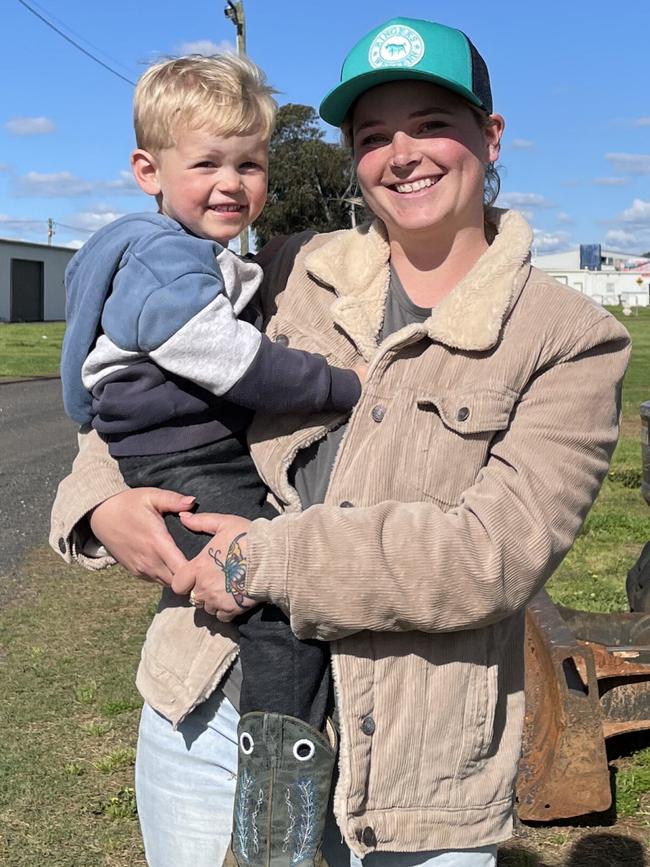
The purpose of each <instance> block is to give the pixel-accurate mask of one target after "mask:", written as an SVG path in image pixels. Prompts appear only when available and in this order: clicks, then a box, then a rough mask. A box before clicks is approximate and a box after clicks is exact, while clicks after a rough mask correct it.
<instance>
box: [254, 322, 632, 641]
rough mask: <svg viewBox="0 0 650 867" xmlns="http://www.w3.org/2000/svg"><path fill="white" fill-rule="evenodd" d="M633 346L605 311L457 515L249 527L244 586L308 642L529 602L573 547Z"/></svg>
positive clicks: (303, 517)
mask: <svg viewBox="0 0 650 867" xmlns="http://www.w3.org/2000/svg"><path fill="white" fill-rule="evenodd" d="M628 354H629V346H628V341H627V340H626V339H625V338H624V337H623V335H622V333H621V331H620V330H619V328H618V326H616V327H613V325H612V323H611V320H608V319H604V320H600V321H599V322H598V323H597V324H596V325H595V326H593V328H592V329H590V331H589V332H588V333H586V334H585V335H583V336H582V338H581V339H580V340H578V341H577V343H576V345H575V346H574V347H573V350H572V351H571V352H569V353H567V355H566V357H564V358H562V360H561V361H560V362H559V363H556V364H555V365H554V366H552V367H550V368H547V369H544V370H541V371H539V372H538V373H537V375H536V376H535V377H534V378H533V379H532V380H531V381H530V382H529V384H528V387H527V389H526V390H525V392H524V394H522V396H521V399H520V401H519V403H518V405H517V407H516V409H515V413H514V415H513V417H512V419H511V424H510V426H509V428H508V430H507V431H505V432H503V434H500V435H499V436H498V437H497V438H496V439H495V441H494V443H493V446H492V449H491V457H490V459H489V462H488V464H487V466H486V467H485V468H484V469H483V470H481V471H480V472H479V474H478V476H477V479H476V483H475V484H474V485H473V486H472V487H471V488H470V489H468V490H467V491H466V492H465V494H464V496H463V498H462V499H461V502H460V504H459V505H458V506H457V507H455V508H453V509H451V510H450V511H449V512H443V511H442V510H441V509H440V508H438V507H437V506H436V505H435V504H432V503H398V502H383V503H379V504H377V505H374V506H369V507H365V508H347V509H344V508H336V507H333V506H325V505H322V506H313V507H312V508H310V509H307V510H306V511H305V512H303V513H302V514H291V515H284V516H281V517H279V518H276V519H275V520H273V521H265V520H263V519H260V520H257V521H255V522H253V524H252V525H251V527H250V529H249V532H248V535H247V543H248V551H247V560H248V562H247V567H248V568H247V576H246V593H247V594H248V595H249V596H250V597H252V598H253V599H257V600H266V601H270V602H273V603H274V604H276V605H279V606H280V607H282V608H284V609H285V610H288V611H289V612H290V615H291V625H292V629H293V631H294V632H295V633H296V635H298V636H299V637H300V638H321V639H327V640H332V639H336V638H340V637H342V636H345V635H347V634H350V633H353V632H356V631H359V630H363V629H370V630H374V631H383V630H391V631H408V630H422V631H432V632H438V631H440V632H444V631H453V630H460V629H473V628H477V627H480V626H483V625H485V624H488V623H491V622H494V621H497V620H499V619H501V618H503V617H506V616H508V615H510V614H511V613H512V612H514V611H516V610H518V609H520V608H522V607H523V606H525V605H526V604H527V603H528V601H529V600H530V599H531V598H532V596H533V595H534V594H535V593H536V592H537V591H538V590H539V588H540V587H541V586H542V585H543V584H544V582H545V581H546V580H547V578H548V577H549V576H550V575H551V574H552V572H553V571H554V569H556V568H557V566H558V565H559V563H560V562H561V560H562V558H563V557H564V556H565V554H566V553H567V551H568V550H569V548H570V547H571V545H572V544H573V541H574V540H575V538H576V536H577V534H578V532H579V530H580V527H581V525H582V523H583V521H584V519H585V517H586V515H587V512H588V511H589V509H590V507H591V505H592V504H593V501H594V500H595V498H596V495H597V493H598V490H599V488H600V485H601V483H602V480H603V478H604V476H605V474H606V472H607V468H608V465H609V460H610V458H611V454H612V452H613V450H614V446H615V444H616V439H617V435H618V416H619V405H620V401H619V398H620V383H621V380H622V377H623V373H624V371H625V366H626V363H627V358H628ZM449 471H450V472H453V467H450V469H449Z"/></svg>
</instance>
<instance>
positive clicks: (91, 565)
mask: <svg viewBox="0 0 650 867" xmlns="http://www.w3.org/2000/svg"><path fill="white" fill-rule="evenodd" d="M66 481H67V480H64V481H63V482H62V483H61V486H60V488H59V493H58V494H57V499H56V500H55V503H54V507H53V510H52V513H53V518H52V525H51V528H50V539H49V541H50V546H51V547H52V548H53V549H54V551H56V553H57V554H58V555H59V556H60V557H63V559H64V560H65V561H66V563H73V562H76V563H79V564H80V565H82V566H84V567H85V568H86V569H102V568H104V566H110V565H113V564H114V563H115V560H114V559H113V558H112V557H111V556H110V555H105V554H104V553H103V550H102V546H101V544H100V542H99V541H98V540H97V539H95V537H94V536H93V535H92V533H91V530H90V524H89V523H88V519H87V516H88V514H89V512H91V511H92V510H93V509H94V508H95V506H98V505H99V504H100V503H103V502H105V501H106V500H108V499H110V497H113V496H114V495H115V494H119V493H121V492H122V491H127V490H128V486H127V485H125V484H124V481H123V480H122V478H121V476H116V474H115V471H114V469H113V467H110V466H109V467H106V468H105V469H101V468H100V469H98V470H97V471H96V472H95V473H94V475H93V478H92V490H89V491H87V492H86V491H84V490H81V489H80V486H79V487H76V488H75V490H74V498H73V497H70V496H68V497H65V500H66V501H67V503H69V504H70V507H69V508H68V509H67V510H66V511H65V513H64V514H61V515H59V513H58V511H57V506H58V505H59V504H61V505H62V501H63V499H64V496H65V493H66V492H65V491H64V490H63V488H64V485H65V482H66ZM91 552H92V553H91ZM95 554H96V555H97V556H95Z"/></svg>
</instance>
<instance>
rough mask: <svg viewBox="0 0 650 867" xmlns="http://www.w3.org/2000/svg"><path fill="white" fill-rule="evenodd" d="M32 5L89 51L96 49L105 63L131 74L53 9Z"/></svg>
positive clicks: (32, 2) (123, 65) (122, 64)
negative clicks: (58, 15)
mask: <svg viewBox="0 0 650 867" xmlns="http://www.w3.org/2000/svg"><path fill="white" fill-rule="evenodd" d="M31 5H32V6H34V8H36V9H38V11H39V12H40V13H41V15H45V16H46V17H47V18H49V20H50V21H55V22H56V23H57V24H58V25H59V27H61V28H62V30H64V31H65V32H66V33H68V34H70V35H71V36H74V37H76V38H77V39H78V40H79V41H80V42H82V43H83V44H84V45H86V46H87V47H88V49H89V50H90V49H94V50H95V51H96V52H97V54H98V55H99V56H100V57H103V58H104V61H105V62H106V63H111V64H112V65H113V66H114V67H121V68H122V72H124V73H125V74H126V75H128V74H129V69H128V67H127V66H125V64H124V63H122V62H121V61H120V60H118V59H117V58H116V57H113V56H112V55H111V54H109V53H108V52H107V51H104V49H103V48H101V47H100V46H99V45H95V44H94V42H91V41H90V39H86V38H85V36H83V35H82V34H81V33H77V31H76V30H73V28H72V27H70V25H69V24H66V22H65V21H62V20H61V19H60V18H58V17H57V16H56V15H55V14H54V12H52V10H51V9H46V8H45V7H44V6H42V5H41V4H40V3H36V2H34V0H31Z"/></svg>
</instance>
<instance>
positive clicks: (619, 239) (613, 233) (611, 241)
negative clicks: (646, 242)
mask: <svg viewBox="0 0 650 867" xmlns="http://www.w3.org/2000/svg"><path fill="white" fill-rule="evenodd" d="M636 240H637V239H636V234H635V233H634V232H625V231H624V230H623V229H610V230H609V232H607V233H606V235H605V238H604V242H605V244H606V245H607V246H608V247H614V248H615V249H618V250H622V251H625V250H626V248H627V249H631V248H632V247H635V246H636Z"/></svg>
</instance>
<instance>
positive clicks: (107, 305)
mask: <svg viewBox="0 0 650 867" xmlns="http://www.w3.org/2000/svg"><path fill="white" fill-rule="evenodd" d="M261 279H262V271H261V269H260V267H259V266H258V265H255V264H253V263H252V262H246V261H243V260H242V259H240V258H239V257H238V256H236V255H235V254H234V253H232V252H231V251H229V250H228V249H226V248H224V247H222V246H221V245H220V244H218V243H216V242H214V241H209V240H205V239H203V238H197V237H195V236H194V235H190V234H189V233H188V232H187V231H186V230H185V229H184V228H183V226H181V225H180V223H177V222H176V221H174V220H172V219H170V218H169V217H165V216H163V215H162V214H132V215H129V216H126V217H122V218H121V219H119V220H116V221H115V222H114V223H111V224H110V225H108V226H105V227H104V228H103V229H100V230H99V231H98V232H96V233H95V234H94V235H93V237H92V238H91V239H90V241H88V243H86V244H85V245H84V247H82V248H81V250H79V252H78V253H76V254H75V256H74V257H73V259H72V260H71V262H70V264H69V265H68V268H67V271H66V278H65V282H66V290H67V306H66V316H67V320H68V325H67V329H66V334H65V339H64V342H63V351H62V358H61V378H62V381H63V400H64V405H65V409H66V412H67V413H68V415H69V416H70V417H71V418H72V419H73V420H74V421H76V422H79V423H80V424H87V423H92V424H93V426H94V427H95V428H96V429H97V430H98V431H99V432H100V433H101V434H102V435H104V436H105V437H106V439H107V440H108V442H109V448H110V451H111V454H113V455H115V456H122V455H136V454H137V455H147V454H165V453H168V452H172V451H182V450H184V449H188V448H192V447H194V446H199V445H205V444H206V443H208V442H212V441H215V440H217V439H221V438H222V437H223V436H226V435H228V434H229V433H232V432H235V431H238V430H241V429H242V428H243V427H245V426H246V425H247V424H248V422H249V420H250V414H251V413H250V411H251V410H256V409H264V410H267V411H271V412H289V411H293V410H306V411H319V410H331V409H334V410H341V411H345V410H349V409H351V408H352V407H353V406H354V404H355V403H356V401H357V400H358V398H359V394H360V384H359V380H358V378H357V376H356V374H354V373H353V372H351V371H349V370H343V369H341V368H335V367H330V366H329V365H328V364H327V362H326V360H325V359H324V358H323V357H322V356H319V355H315V354H312V353H308V352H303V351H301V350H296V349H290V348H288V347H286V346H282V345H280V344H278V343H273V342H272V341H270V340H269V339H268V338H267V337H266V336H265V335H263V334H261V333H260V331H259V330H258V329H257V328H256V327H255V325H254V324H252V322H251V321H249V320H250V319H251V318H253V317H254V311H253V312H251V310H252V307H253V305H250V304H249V302H250V301H251V300H252V299H253V296H254V295H255V292H256V291H257V288H258V287H259V284H260V282H261Z"/></svg>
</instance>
